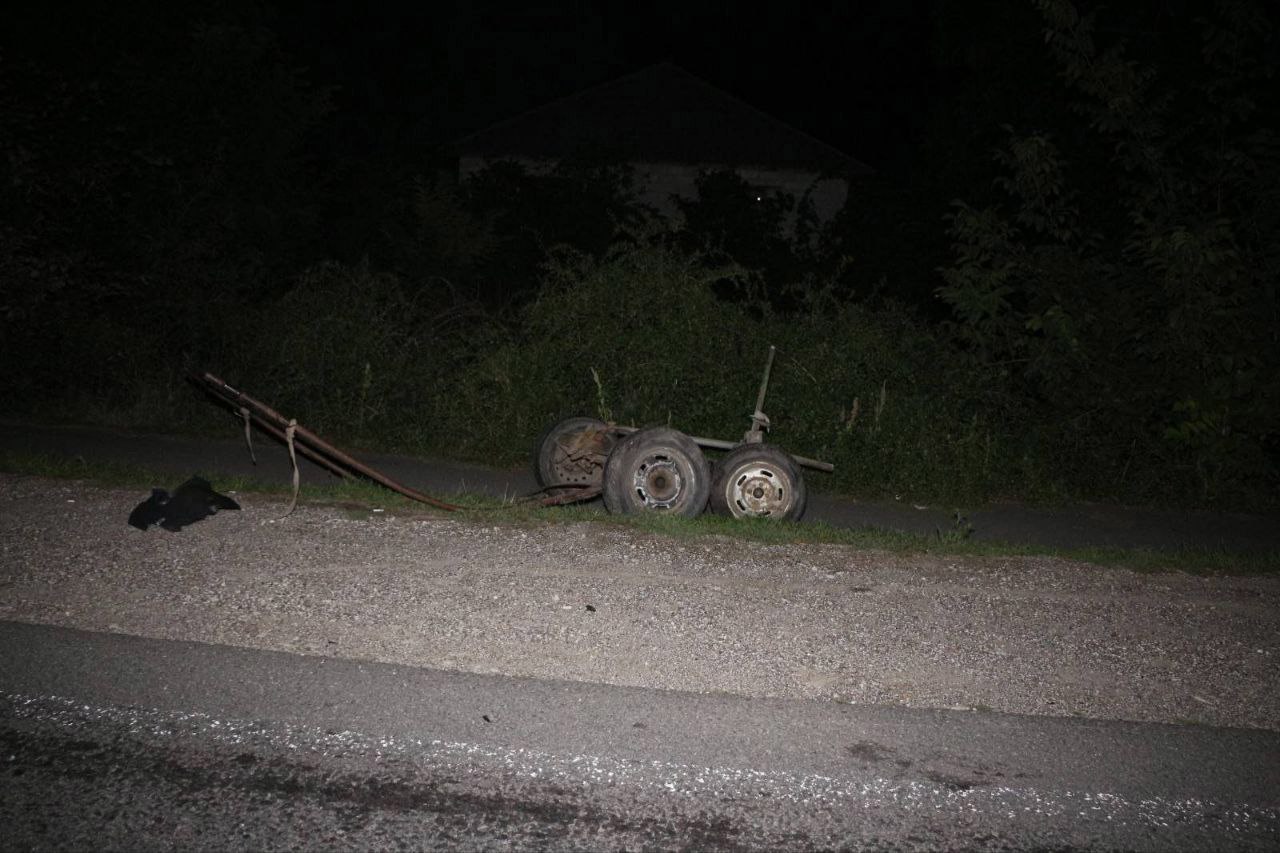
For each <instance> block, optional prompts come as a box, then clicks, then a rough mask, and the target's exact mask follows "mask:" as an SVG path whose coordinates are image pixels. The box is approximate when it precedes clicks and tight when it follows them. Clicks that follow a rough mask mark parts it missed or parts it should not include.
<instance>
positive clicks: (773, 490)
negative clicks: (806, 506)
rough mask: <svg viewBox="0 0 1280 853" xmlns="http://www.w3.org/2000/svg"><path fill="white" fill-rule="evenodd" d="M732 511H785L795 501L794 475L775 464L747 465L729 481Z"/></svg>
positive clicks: (762, 513)
mask: <svg viewBox="0 0 1280 853" xmlns="http://www.w3.org/2000/svg"><path fill="white" fill-rule="evenodd" d="M727 497H728V501H727V503H728V504H729V511H730V512H732V513H733V514H734V515H735V516H738V517H742V516H748V515H749V516H760V517H768V516H773V515H783V514H785V513H786V512H787V510H788V509H790V508H791V504H792V503H793V502H794V501H795V490H794V488H793V486H792V483H791V480H790V478H788V477H787V476H786V475H785V474H783V473H781V472H779V471H778V469H777V468H775V467H774V466H772V465H764V464H761V463H755V464H751V465H744V466H742V467H741V468H739V469H738V470H737V471H735V472H734V474H733V479H732V480H730V481H729V494H728V495H727Z"/></svg>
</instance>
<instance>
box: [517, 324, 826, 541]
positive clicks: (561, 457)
mask: <svg viewBox="0 0 1280 853" xmlns="http://www.w3.org/2000/svg"><path fill="white" fill-rule="evenodd" d="M775 351H776V350H775V348H774V347H772V346H771V347H769V355H768V359H767V360H766V362H765V368H764V378H763V380H762V381H761V383H760V393H759V394H758V395H757V397H756V407H755V411H754V412H753V413H752V414H751V428H750V429H748V430H747V431H746V433H745V434H744V435H743V437H742V440H741V441H737V442H733V441H723V440H720V439H715V438H702V437H700V436H689V435H686V434H684V433H682V432H680V431H679V430H675V429H672V428H670V427H649V428H646V429H637V428H636V427H628V426H618V425H615V424H608V423H605V422H604V421H601V420H598V419H595V418H587V417H574V418H566V419H565V420H562V421H560V422H558V423H556V424H554V425H552V426H551V427H549V428H548V429H547V430H546V431H545V432H543V434H542V436H541V437H540V438H539V440H538V443H537V447H536V448H535V451H534V472H535V474H536V476H537V479H538V484H539V485H540V486H542V487H543V488H544V489H547V490H548V491H550V492H552V493H555V492H556V491H557V490H558V491H562V492H567V491H569V490H571V489H572V490H574V491H576V492H577V493H578V494H579V496H580V497H582V498H585V497H588V496H595V495H597V494H599V495H601V496H602V497H603V499H604V505H605V508H606V509H608V510H609V512H611V513H622V514H634V513H641V512H648V511H656V512H668V513H671V514H673V515H680V516H685V517H693V516H696V515H698V514H700V513H701V512H702V511H703V510H704V509H705V508H707V507H708V506H710V508H711V510H712V511H713V512H716V513H719V514H722V515H731V516H734V517H738V518H743V517H751V518H773V519H787V520H793V521H794V520H797V519H799V518H800V516H801V515H803V514H804V511H805V506H806V504H807V499H808V493H807V490H806V489H805V483H804V479H803V477H802V476H801V473H800V469H801V468H812V469H815V470H818V471H831V470H833V466H832V465H831V464H830V463H828V462H820V461H818V460H816V459H808V458H806V457H803V456H793V455H791V454H789V453H787V452H786V451H784V450H782V449H781V448H779V447H777V446H775V445H772V444H766V443H765V441H764V433H765V431H766V430H768V429H769V427H770V424H769V417H768V415H766V414H765V413H764V412H763V411H762V409H763V407H764V398H765V392H766V391H767V390H768V387H769V374H770V371H771V370H772V368H773V357H774V354H775ZM704 447H705V448H711V449H714V450H724V451H727V452H726V453H725V454H724V456H723V457H721V458H720V459H718V460H716V462H715V464H714V465H710V464H708V462H707V459H706V457H705V456H704V455H703V452H702V448H704Z"/></svg>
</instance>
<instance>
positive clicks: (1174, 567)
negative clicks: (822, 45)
mask: <svg viewBox="0 0 1280 853" xmlns="http://www.w3.org/2000/svg"><path fill="white" fill-rule="evenodd" d="M0 472H5V473H10V474H22V475H28V476H38V477H50V478H56V479H75V480H85V481H88V482H91V483H93V484H95V485H100V486H106V487H115V488H138V489H149V488H152V487H153V486H156V485H157V484H165V483H168V481H169V480H171V479H172V475H171V474H167V473H160V472H158V471H156V470H154V469H150V468H147V467H145V466H140V465H129V464H123V463H112V462H89V461H86V460H85V459H83V458H80V457H67V456H56V455H47V454H27V453H14V452H5V453H0ZM204 473H205V475H206V476H208V477H209V479H210V480H211V481H212V482H214V484H215V486H216V487H217V488H218V489H219V490H220V491H229V492H247V493H256V494H265V495H280V496H285V495H288V494H289V491H290V490H289V488H288V487H287V486H283V485H281V484H279V483H267V482H264V481H261V480H257V479H254V478H249V477H227V476H221V475H218V476H214V475H210V474H208V472H204ZM448 500H449V501H450V502H452V503H455V504H457V505H459V506H461V507H462V508H463V512H462V517H465V518H471V519H476V520H483V521H486V522H490V523H506V524H517V525H532V524H574V523H582V522H588V523H592V524H607V525H613V526H618V527H624V528H628V529H632V530H639V531H643V532H647V533H652V534H655V535H660V536H668V537H673V538H700V537H714V536H725V537H730V538H733V539H738V540H743V541H749V542H759V543H761V544H765V545H786V544H834V545H847V546H852V547H856V548H863V549H871V550H878V551H886V552H890V553H895V554H929V555H937V556H956V557H994V558H999V557H1044V556H1048V557H1057V558H1060V559H1065V560H1072V561H1077V562H1082V563H1089V564H1093V565H1097V566H1106V567H1114V568H1123V569H1129V570H1132V571H1137V572H1152V573H1154V572H1185V573H1189V574H1196V575H1268V574H1280V552H1274V551H1271V552H1257V551H1235V550H1230V549H1225V548H1221V549H1219V548H1211V549H1206V548H1179V549H1137V548H1050V547H1042V546H1035V545H1017V544H1009V543H1001V542H989V541H979V540H975V539H972V538H971V537H969V536H968V535H967V532H962V531H952V532H943V533H941V534H939V535H934V536H923V535H919V534H913V533H902V532H898V531H894V530H885V529H880V528H870V527H865V528H854V529H849V528H841V527H833V526H831V525H829V524H825V523H822V522H816V523H806V524H796V523H792V522H776V521H767V520H761V519H753V520H746V519H732V518H725V517H722V516H715V515H710V514H706V515H702V516H699V517H698V518H692V519H690V518H678V517H674V516H667V515H656V514H645V515H638V516H613V515H607V514H605V513H604V512H602V511H601V510H599V509H598V508H595V507H591V506H572V505H570V506H560V507H538V506H535V505H532V504H529V503H521V502H519V501H512V500H500V499H497V498H493V497H491V496H487V495H478V494H461V495H451V496H449V498H448ZM299 501H300V502H301V503H306V504H312V505H321V506H323V505H336V506H343V507H346V508H348V509H357V510H359V509H363V510H367V511H370V512H371V511H372V510H374V509H382V510H392V511H395V512H397V513H399V514H403V515H424V516H428V515H442V514H445V513H442V512H441V511H439V510H434V509H432V508H430V507H427V506H424V505H423V504H420V503H417V502H415V501H412V500H409V499H408V498H405V497H402V496H401V495H398V494H396V493H394V492H392V491H390V490H388V489H385V488H383V487H382V486H379V485H377V484H376V483H372V482H370V481H367V480H348V481H343V482H338V483H333V484H325V485H304V486H303V488H302V490H301V493H300V497H299Z"/></svg>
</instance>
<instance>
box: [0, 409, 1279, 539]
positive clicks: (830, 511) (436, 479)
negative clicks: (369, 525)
mask: <svg viewBox="0 0 1280 853" xmlns="http://www.w3.org/2000/svg"><path fill="white" fill-rule="evenodd" d="M234 435H235V424H234V423H230V424H229V426H228V436H229V438H228V439H227V440H222V441H215V440H208V439H195V438H183V437H175V436H162V435H146V434H138V433H127V432H120V431H115V430H107V429H101V428H92V427H47V426H35V425H30V424H22V423H13V422H0V451H9V452H19V453H36V454H49V455H54V456H62V457H69V458H80V459H84V460H87V461H94V462H118V463H127V464H133V465H141V466H146V467H148V468H151V469H153V470H156V471H159V472H166V473H167V474H168V475H169V476H170V477H171V479H172V482H166V483H157V484H156V485H157V486H164V487H172V486H174V485H176V484H177V483H178V482H180V481H181V480H182V479H185V478H186V477H188V476H190V475H191V474H192V473H195V472H203V473H205V474H208V475H218V474H221V475H237V476H246V477H254V478H258V479H261V480H265V481H268V482H279V483H280V484H282V485H284V484H288V483H289V482H290V481H291V476H292V473H291V468H290V465H289V457H288V454H287V452H286V451H285V449H284V447H283V446H282V445H280V444H278V443H276V442H274V441H273V440H272V439H270V438H269V437H267V436H265V434H262V433H257V434H256V437H255V449H256V455H257V463H256V464H254V463H253V462H251V461H250V458H249V454H248V451H247V450H246V447H245V444H244V442H243V440H240V441H237V440H234V438H232V437H231V436H234ZM534 438H535V437H533V436H531V437H530V444H531V445H532V442H533V440H534ZM353 455H355V456H356V457H357V458H359V459H360V460H361V461H362V462H365V463H366V464H369V465H372V466H373V467H374V468H377V469H378V470H380V471H383V472H384V473H386V474H388V475H389V476H391V477H393V478H395V479H397V480H399V481H400V482H402V483H404V484H405V485H408V486H412V487H414V488H417V489H420V490H422V491H424V492H427V493H428V494H432V495H436V496H443V497H447V496H449V495H451V494H456V493H458V492H461V491H466V492H473V493H479V494H488V495H492V496H495V497H512V496H518V495H524V494H528V493H529V492H531V491H533V490H534V488H535V483H534V480H533V476H532V474H531V472H530V470H529V469H526V468H520V469H499V468H486V467H483V466H479V465H467V464H460V463H454V462H449V461H445V460H433V459H414V458H409V457H404V456H392V455H387V454H377V453H363V452H355V453H354V454H353ZM300 467H301V471H302V478H303V479H302V481H303V483H326V482H332V481H333V480H334V479H335V477H334V476H333V475H332V474H330V473H329V472H328V471H326V470H324V469H323V468H320V467H318V466H316V465H314V464H312V463H310V462H308V461H307V460H305V459H300ZM807 476H811V477H814V478H821V477H822V476H823V475H821V474H813V473H807ZM815 482H816V479H815ZM958 511H959V512H960V514H961V516H962V518H963V519H964V524H965V525H966V526H968V527H971V528H972V536H973V538H975V539H978V540H983V541H992V542H1011V543H1020V544H1030V545H1041V546H1047V547H1053V548H1081V547H1089V546H1099V547H1119V548H1181V547H1195V548H1227V549H1232V550H1243V551H1265V552H1280V513H1277V512H1262V513H1254V514H1249V513H1214V512H1205V511H1188V510H1163V509H1151V508H1139V507H1121V506H1112V505H1104V504H1077V505H1072V506H1063V507H1029V506H1024V505H1021V504H1013V503H1007V504H993V505H989V506H985V507H980V508H963V509H958V508H956V507H943V506H925V505H919V504H913V503H912V502H911V501H909V500H905V501H890V502H868V501H854V500H849V499H845V498H840V497H834V496H830V495H823V494H820V493H819V494H814V493H812V492H811V494H810V501H809V511H808V513H807V515H806V517H805V521H808V522H814V521H821V522H826V523H828V524H832V525H835V526H838V527H850V528H858V527H872V528H880V529H887V530H897V531H902V532H908V533H918V534H925V535H931V534H936V533H943V534H945V533H948V532H950V531H952V530H954V529H956V526H957V522H956V515H957V512H958Z"/></svg>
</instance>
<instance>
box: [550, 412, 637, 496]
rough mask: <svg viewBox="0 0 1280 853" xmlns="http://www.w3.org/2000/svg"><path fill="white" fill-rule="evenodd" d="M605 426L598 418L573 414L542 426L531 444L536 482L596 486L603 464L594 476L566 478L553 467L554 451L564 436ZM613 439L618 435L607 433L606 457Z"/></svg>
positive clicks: (554, 461) (602, 477) (567, 436)
mask: <svg viewBox="0 0 1280 853" xmlns="http://www.w3.org/2000/svg"><path fill="white" fill-rule="evenodd" d="M607 426H608V424H606V423H605V422H604V421H602V420H599V419H597V418H585V417H573V418H565V419H564V420H562V421H558V422H557V423H554V424H552V425H551V426H549V427H547V428H546V429H545V430H543V431H542V435H540V436H538V441H537V443H536V444H535V445H534V447H533V476H534V479H536V480H537V481H538V485H539V486H541V487H542V488H544V489H545V488H548V487H551V486H560V485H564V484H566V483H568V484H574V485H580V484H585V485H588V486H590V487H593V488H599V487H600V485H601V483H602V482H603V480H604V467H603V466H601V468H600V470H599V471H598V472H596V474H595V476H594V477H587V478H583V479H572V478H566V477H563V476H562V472H558V471H557V470H556V453H557V451H558V450H559V444H560V443H561V442H563V441H564V440H566V439H569V438H573V437H574V436H576V435H578V434H581V433H583V432H585V431H586V430H588V429H600V430H603V429H605V428H606V427H607ZM616 443H617V439H616V438H615V437H614V436H613V435H608V436H606V438H605V440H604V447H603V449H604V453H605V456H606V458H607V456H608V454H609V452H610V451H612V450H613V447H614V445H615V444H616Z"/></svg>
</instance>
